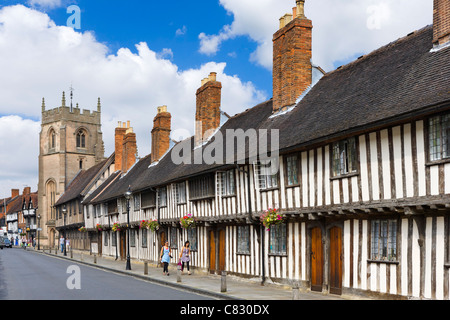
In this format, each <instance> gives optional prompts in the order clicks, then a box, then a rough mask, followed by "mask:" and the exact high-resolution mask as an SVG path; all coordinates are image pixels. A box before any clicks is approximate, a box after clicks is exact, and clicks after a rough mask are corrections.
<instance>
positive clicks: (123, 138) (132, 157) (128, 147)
mask: <svg viewBox="0 0 450 320" xmlns="http://www.w3.org/2000/svg"><path fill="white" fill-rule="evenodd" d="M136 155H137V142H136V134H135V133H134V132H133V128H131V127H130V121H127V122H123V123H122V122H121V121H119V125H118V127H117V128H116V132H115V170H121V171H122V172H123V173H125V172H127V171H128V170H129V169H130V168H131V167H132V166H133V165H134V163H135V162H136Z"/></svg>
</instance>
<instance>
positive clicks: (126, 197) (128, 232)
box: [124, 186, 131, 270]
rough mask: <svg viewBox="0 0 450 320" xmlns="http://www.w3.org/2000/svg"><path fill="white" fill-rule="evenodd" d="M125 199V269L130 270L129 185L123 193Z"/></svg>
mask: <svg viewBox="0 0 450 320" xmlns="http://www.w3.org/2000/svg"><path fill="white" fill-rule="evenodd" d="M124 196H125V199H127V266H126V270H131V262H130V198H131V190H130V186H129V187H128V190H127V192H125V194H124Z"/></svg>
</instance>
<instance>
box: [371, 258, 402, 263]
mask: <svg viewBox="0 0 450 320" xmlns="http://www.w3.org/2000/svg"><path fill="white" fill-rule="evenodd" d="M367 263H385V264H400V261H388V260H372V259H368V260H367Z"/></svg>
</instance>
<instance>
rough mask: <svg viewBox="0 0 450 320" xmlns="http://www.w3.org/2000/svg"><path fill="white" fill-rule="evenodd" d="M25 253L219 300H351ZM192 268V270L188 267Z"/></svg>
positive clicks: (103, 260) (88, 258)
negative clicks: (86, 266) (63, 260)
mask: <svg viewBox="0 0 450 320" xmlns="http://www.w3.org/2000/svg"><path fill="white" fill-rule="evenodd" d="M27 251H30V252H35V253H39V254H46V255H48V256H52V257H55V258H60V259H67V260H72V261H74V262H75V263H80V264H84V265H88V266H91V267H95V268H100V269H103V270H107V271H110V272H116V273H120V274H123V275H129V276H132V277H135V278H139V279H141V280H145V281H150V282H153V283H157V284H160V285H165V286H170V287H173V288H177V289H181V290H186V291H188V292H195V293H198V294H203V295H206V296H209V297H212V298H215V299H219V300H294V297H295V300H349V299H352V298H351V297H342V296H336V295H331V294H323V293H317V292H312V291H305V290H303V289H300V290H298V289H297V290H295V289H293V288H292V287H289V286H286V285H279V284H272V283H270V284H265V285H261V283H260V279H259V278H256V279H243V278H241V277H237V276H232V275H227V276H226V285H225V287H226V292H222V289H223V287H222V276H219V275H211V274H207V273H203V272H200V271H198V270H195V269H194V270H191V272H192V274H191V275H188V274H187V273H184V274H182V275H181V276H180V277H178V275H177V268H176V267H177V266H176V265H175V264H174V265H170V266H169V274H170V275H169V276H167V275H163V273H162V268H161V267H158V266H156V265H154V264H151V263H148V264H147V265H146V263H144V262H143V261H135V260H131V270H126V261H125V260H120V258H119V259H118V260H117V261H116V260H115V258H111V257H97V256H95V255H90V254H89V253H82V252H79V251H74V252H67V256H64V255H63V254H62V253H61V252H60V251H59V252H57V253H56V254H55V250H54V249H53V250H51V251H49V250H48V249H47V250H45V251H44V250H40V251H38V250H36V249H33V248H30V247H29V248H27ZM191 269H192V268H191ZM179 280H180V282H179Z"/></svg>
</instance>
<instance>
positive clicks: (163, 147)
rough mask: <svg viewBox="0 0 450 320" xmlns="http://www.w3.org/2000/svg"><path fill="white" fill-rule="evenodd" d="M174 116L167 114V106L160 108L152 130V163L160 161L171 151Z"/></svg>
mask: <svg viewBox="0 0 450 320" xmlns="http://www.w3.org/2000/svg"><path fill="white" fill-rule="evenodd" d="M171 122H172V115H171V114H170V113H169V112H167V106H161V107H158V113H157V114H156V117H155V119H154V120H153V130H152V154H151V160H152V163H153V162H156V161H158V160H160V159H161V158H162V156H163V155H164V154H165V153H166V152H167V150H169V146H170V130H171Z"/></svg>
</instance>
